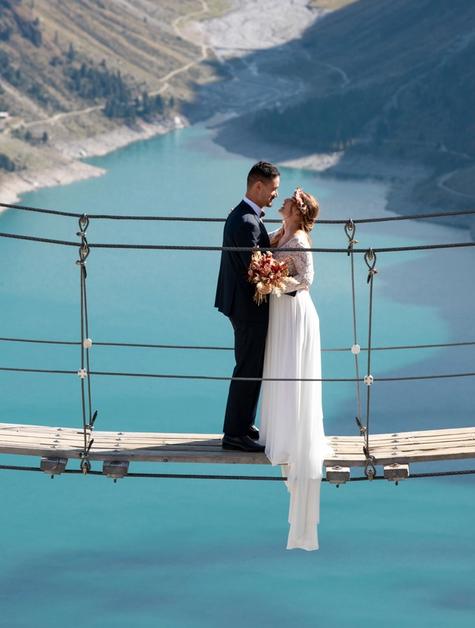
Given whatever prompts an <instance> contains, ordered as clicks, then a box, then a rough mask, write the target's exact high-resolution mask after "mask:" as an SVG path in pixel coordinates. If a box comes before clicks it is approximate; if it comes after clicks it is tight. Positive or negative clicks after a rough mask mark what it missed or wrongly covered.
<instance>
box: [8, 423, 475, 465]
mask: <svg viewBox="0 0 475 628" xmlns="http://www.w3.org/2000/svg"><path fill="white" fill-rule="evenodd" d="M91 437H92V438H93V439H94V443H93V445H92V447H91V450H90V454H89V459H90V460H101V461H112V460H114V461H119V460H128V461H130V462H134V461H147V462H186V463H188V462H202V463H219V464H222V463H226V464H227V463H231V464H268V460H267V458H266V457H265V455H264V454H252V453H244V452H239V451H223V449H222V448H221V435H219V434H183V433H176V434H164V433H157V432H103V431H96V430H94V432H93V433H92V435H91ZM327 441H328V444H329V445H330V446H331V447H332V448H333V451H334V454H333V456H331V457H329V458H327V459H326V460H325V466H327V467H329V466H347V467H358V466H364V464H365V456H364V454H363V438H362V437H361V436H327ZM369 443H370V449H371V453H372V454H373V455H374V456H375V458H376V464H380V465H390V464H393V463H399V464H408V463H412V462H428V461H433V460H454V459H467V458H475V427H463V428H455V429H443V430H424V431H418V432H399V433H395V434H373V435H371V436H370V439H369ZM83 446H84V436H83V431H82V430H81V429H75V428H67V427H45V426H38V425H18V424H10V423H0V453H4V454H20V455H28V456H47V457H53V456H54V457H64V458H80V456H81V453H82V451H83Z"/></svg>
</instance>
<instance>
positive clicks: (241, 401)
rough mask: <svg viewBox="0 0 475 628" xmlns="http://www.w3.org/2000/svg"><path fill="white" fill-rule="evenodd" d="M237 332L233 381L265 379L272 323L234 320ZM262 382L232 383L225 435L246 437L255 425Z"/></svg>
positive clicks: (225, 420) (235, 332)
mask: <svg viewBox="0 0 475 628" xmlns="http://www.w3.org/2000/svg"><path fill="white" fill-rule="evenodd" d="M229 320H230V321H231V324H232V326H233V329H234V356H235V359H236V366H235V367H234V371H233V377H262V370H263V368H264V351H265V346H266V335H267V326H268V319H267V318H265V319H264V320H263V321H256V322H254V321H241V320H238V319H235V318H232V317H230V319H229ZM260 390H261V382H260V381H257V382H237V381H231V384H230V386H229V394H228V402H227V404H226V414H225V417H224V427H223V432H224V433H225V434H227V435H228V436H243V435H244V434H246V433H247V430H248V429H249V427H250V426H251V425H252V424H253V423H254V420H255V417H256V410H257V402H258V399H259V392H260Z"/></svg>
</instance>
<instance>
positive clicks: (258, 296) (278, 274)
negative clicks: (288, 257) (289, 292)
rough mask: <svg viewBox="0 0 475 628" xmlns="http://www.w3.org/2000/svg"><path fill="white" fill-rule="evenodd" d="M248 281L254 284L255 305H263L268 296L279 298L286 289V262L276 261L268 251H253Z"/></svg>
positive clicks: (287, 272)
mask: <svg viewBox="0 0 475 628" xmlns="http://www.w3.org/2000/svg"><path fill="white" fill-rule="evenodd" d="M247 274H248V281H249V282H250V283H253V284H255V286H256V291H255V293H254V301H255V302H256V303H257V305H260V304H261V303H264V302H265V301H266V299H267V295H268V294H271V293H272V294H275V295H276V296H278V297H280V295H281V294H282V293H283V292H284V290H285V288H286V285H287V283H286V281H285V279H286V277H288V275H289V269H288V266H287V262H285V261H282V262H279V261H277V260H276V259H275V258H274V256H273V255H272V253H271V252H270V251H267V252H266V253H263V252H262V251H259V250H257V251H254V253H253V254H252V257H251V263H250V264H249V270H248V273H247Z"/></svg>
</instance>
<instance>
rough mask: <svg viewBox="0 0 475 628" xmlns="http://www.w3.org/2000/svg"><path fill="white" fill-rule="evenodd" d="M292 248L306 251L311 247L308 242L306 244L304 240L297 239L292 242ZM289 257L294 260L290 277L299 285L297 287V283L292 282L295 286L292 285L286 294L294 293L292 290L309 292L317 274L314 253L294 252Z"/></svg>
mask: <svg viewBox="0 0 475 628" xmlns="http://www.w3.org/2000/svg"><path fill="white" fill-rule="evenodd" d="M292 246H295V248H297V249H306V248H309V246H310V245H309V243H308V242H304V241H303V239H301V238H296V239H295V241H294V242H292ZM289 257H290V258H291V260H292V263H291V264H290V275H291V276H292V278H293V279H294V280H295V281H297V282H298V284H297V285H296V284H295V281H294V282H292V284H293V285H290V286H289V287H288V289H287V290H286V292H292V290H308V289H309V288H310V286H311V285H312V283H313V277H314V274H315V273H314V270H313V257H312V253H310V252H309V251H305V250H300V251H292V252H291V253H290V252H289ZM292 266H293V267H294V269H295V270H294V269H293V268H292Z"/></svg>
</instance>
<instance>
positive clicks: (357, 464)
mask: <svg viewBox="0 0 475 628" xmlns="http://www.w3.org/2000/svg"><path fill="white" fill-rule="evenodd" d="M0 207H4V208H7V209H9V210H12V211H30V212H37V213H42V214H50V215H55V216H58V217H67V218H74V219H76V220H78V224H79V230H78V231H77V236H78V237H79V241H75V242H74V241H66V240H58V239H52V238H43V237H36V236H31V235H26V234H14V233H4V232H0V238H10V239H16V240H27V241H30V242H34V243H40V244H46V245H50V246H63V247H75V248H78V250H79V256H78V259H77V260H76V264H77V266H78V268H79V279H80V281H79V298H78V302H79V311H78V317H79V319H80V331H81V334H80V339H78V340H76V341H71V340H48V339H39V338H18V337H15V338H12V337H0V342H4V343H5V342H9V343H30V344H48V345H73V346H76V347H77V349H78V358H79V361H78V364H79V368H75V369H71V370H65V369H39V368H29V367H27V366H25V367H9V366H5V365H1V366H0V371H2V372H13V373H23V374H33V373H44V374H49V375H57V374H61V375H71V376H75V377H77V378H78V379H79V382H80V384H79V385H80V388H81V412H82V425H81V426H78V428H71V427H52V426H42V425H29V424H28V425H25V424H16V423H0V454H13V455H17V456H35V457H39V458H40V463H39V465H38V466H27V465H15V464H0V470H15V471H31V472H35V471H37V472H45V473H47V474H48V475H50V476H51V477H54V476H55V475H59V474H61V473H64V474H84V475H106V476H108V477H111V478H113V479H114V480H117V479H118V478H123V477H141V478H144V477H149V478H190V479H192V478H197V479H218V480H219V479H226V480H258V481H259V480H269V481H283V480H285V478H282V477H277V476H265V475H242V474H241V475H231V474H230V475H223V474H199V473H193V474H186V473H161V472H140V473H138V472H134V471H131V470H130V464H131V463H134V462H175V463H177V462H178V463H206V464H210V463H216V464H239V465H242V464H245V465H246V464H247V465H264V464H268V460H267V458H266V457H265V455H264V454H262V453H248V452H239V451H232V450H223V449H222V447H221V434H188V433H159V432H123V431H116V432H113V431H100V430H97V429H96V425H95V423H96V419H97V417H98V411H97V410H93V402H92V383H91V382H92V379H94V381H95V382H96V380H97V378H100V377H101V376H114V377H141V378H158V379H182V380H202V381H207V380H217V381H230V380H231V379H233V378H232V377H226V376H221V375H207V374H186V375H180V374H170V373H137V372H117V371H98V370H94V369H93V368H92V352H91V349H92V348H93V347H94V346H121V347H137V348H143V349H147V348H166V349H180V350H206V351H213V350H215V351H222V350H224V351H230V350H232V349H233V348H232V347H223V346H201V345H166V344H146V343H125V342H100V341H96V340H93V339H92V337H91V333H90V331H91V330H90V325H89V312H88V302H87V271H86V260H87V258H88V256H89V254H90V252H91V250H93V249H94V248H97V249H98V248H102V249H136V250H186V251H219V252H220V251H223V250H224V251H249V250H250V249H248V248H246V247H219V246H186V245H161V244H123V243H121V244H114V243H107V244H105V243H97V242H95V243H91V242H89V241H88V239H87V229H88V227H89V224H90V221H91V220H93V221H94V220H133V221H140V220H144V221H188V222H224V220H225V219H224V218H205V217H201V218H200V217H177V216H151V215H150V216H149V215H147V216H137V215H130V216H127V215H112V214H90V213H89V214H85V213H74V212H65V211H59V210H52V209H46V208H38V207H27V206H24V205H13V204H6V203H0ZM474 214H475V210H465V211H458V212H434V213H425V214H417V215H412V216H390V217H387V216H386V217H381V218H363V219H357V220H351V219H349V220H319V223H320V224H334V225H341V226H342V227H343V229H344V234H345V237H346V246H345V247H342V248H312V247H311V248H308V249H307V250H309V251H311V252H318V253H328V254H345V255H347V256H348V258H349V273H350V283H351V296H352V321H353V344H352V346H351V347H334V348H325V349H323V351H334V352H344V351H348V352H351V353H352V355H353V356H354V366H355V375H354V377H345V378H322V379H320V380H309V379H295V380H293V381H321V382H354V384H355V399H356V411H355V421H356V428H357V429H356V431H357V433H356V434H355V435H354V436H338V435H331V436H327V437H326V438H327V442H328V445H329V446H330V447H331V448H332V451H333V453H332V455H331V457H329V458H327V459H326V460H325V461H324V466H325V469H326V474H325V478H324V481H328V482H331V483H333V484H336V485H337V486H338V485H339V484H341V483H345V482H348V481H362V480H378V479H386V480H391V481H394V482H396V484H397V483H398V482H399V481H400V480H405V479H408V478H409V479H412V478H420V477H438V476H439V477H440V476H448V475H467V474H475V469H473V470H459V471H457V470H447V471H444V470H441V471H432V472H426V473H413V472H412V470H411V472H410V471H409V465H412V464H416V463H425V462H433V461H447V460H468V459H474V458H475V426H474V427H460V428H447V429H439V430H422V431H412V432H398V433H387V434H378V433H373V431H372V430H371V429H370V428H371V421H370V419H371V390H372V387H373V386H374V385H375V384H377V383H378V382H382V381H393V382H398V381H407V380H428V379H440V380H444V379H451V378H472V377H475V372H470V371H465V372H456V373H440V374H431V373H429V374H420V375H405V376H400V377H379V376H374V375H373V374H372V373H371V358H372V355H373V354H374V352H376V351H390V350H411V349H412V350H413V349H421V348H442V347H456V346H475V341H472V340H467V341H462V342H453V343H439V344H419V345H400V346H373V345H372V313H373V299H374V297H373V286H374V282H375V277H376V275H377V273H378V271H377V268H376V262H377V256H378V255H380V254H385V253H389V252H391V253H399V252H405V251H421V250H436V249H458V248H466V247H474V246H475V242H452V243H434V244H426V245H415V246H401V247H385V248H374V249H373V248H370V249H362V248H357V247H356V245H357V244H358V241H357V240H356V238H355V234H356V229H357V225H358V224H365V223H374V222H388V221H399V220H419V219H421V220H428V219H435V218H438V217H442V216H460V215H474ZM266 222H268V223H280V221H278V220H267V221H266ZM269 250H273V249H272V248H270V249H269ZM279 250H280V251H292V250H293V249H292V248H281V249H279ZM358 255H360V256H362V257H363V260H364V263H365V264H366V267H367V286H368V343H367V346H366V347H361V346H360V344H359V342H358V336H357V329H358V325H357V309H356V285H355V256H358ZM362 354H363V355H365V358H366V359H365V363H364V364H362V363H361V360H362ZM363 367H364V370H363ZM362 373H364V375H362ZM234 379H238V380H249V379H254V378H234ZM258 379H261V380H262V379H263V378H258ZM273 381H289V380H288V379H277V380H273ZM69 460H77V461H78V462H79V465H78V467H77V468H68V461H69ZM92 462H102V471H99V470H97V469H93V466H92ZM378 466H379V467H383V472H382V474H381V473H379V474H378V472H377V467H378ZM358 468H359V469H360V470H361V469H363V470H364V475H360V476H355V477H352V476H351V471H352V469H353V470H356V469H358Z"/></svg>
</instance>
